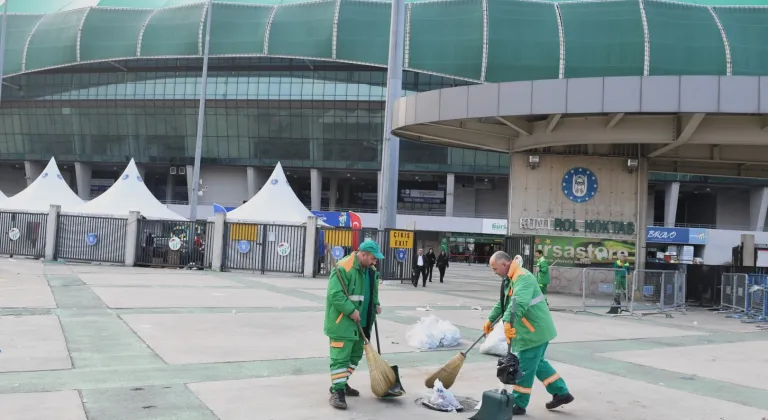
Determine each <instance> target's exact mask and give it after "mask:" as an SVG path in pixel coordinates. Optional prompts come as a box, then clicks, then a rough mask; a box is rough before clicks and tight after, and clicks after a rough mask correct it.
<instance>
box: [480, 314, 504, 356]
mask: <svg viewBox="0 0 768 420" xmlns="http://www.w3.org/2000/svg"><path fill="white" fill-rule="evenodd" d="M508 346H509V345H508V344H507V336H506V335H504V324H503V323H502V322H498V323H497V324H496V325H495V326H494V327H493V331H491V333H490V334H488V337H485V341H483V344H481V345H480V353H482V354H492V355H494V356H499V357H501V356H504V355H505V354H507V349H508V348H509V347H508Z"/></svg>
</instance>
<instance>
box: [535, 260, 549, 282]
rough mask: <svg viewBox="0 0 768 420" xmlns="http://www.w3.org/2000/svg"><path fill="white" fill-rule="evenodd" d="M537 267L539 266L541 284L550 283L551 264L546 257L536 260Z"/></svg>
mask: <svg viewBox="0 0 768 420" xmlns="http://www.w3.org/2000/svg"><path fill="white" fill-rule="evenodd" d="M536 267H539V272H538V273H537V275H538V277H539V284H549V264H548V263H547V260H545V259H544V257H541V258H539V260H538V261H536Z"/></svg>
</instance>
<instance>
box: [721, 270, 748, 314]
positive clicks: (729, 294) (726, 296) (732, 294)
mask: <svg viewBox="0 0 768 420" xmlns="http://www.w3.org/2000/svg"><path fill="white" fill-rule="evenodd" d="M722 279H723V281H722V286H721V289H720V309H721V310H723V311H732V312H744V311H746V310H747V282H748V280H749V278H748V276H747V275H746V274H742V273H723V276H722Z"/></svg>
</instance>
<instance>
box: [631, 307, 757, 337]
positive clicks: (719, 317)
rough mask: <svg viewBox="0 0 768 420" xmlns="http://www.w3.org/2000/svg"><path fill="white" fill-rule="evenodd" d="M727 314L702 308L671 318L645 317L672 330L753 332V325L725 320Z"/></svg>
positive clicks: (674, 314)
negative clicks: (672, 328)
mask: <svg viewBox="0 0 768 420" xmlns="http://www.w3.org/2000/svg"><path fill="white" fill-rule="evenodd" d="M726 315H728V314H727V313H717V312H714V311H708V310H706V309H703V308H691V309H688V311H687V312H686V313H679V312H675V313H672V318H666V317H664V316H650V317H646V318H645V321H646V322H652V323H655V324H658V325H663V326H669V327H674V328H685V329H689V328H693V329H696V330H700V329H707V330H712V331H723V332H753V331H755V324H746V323H743V322H741V321H740V320H738V319H733V318H726V317H725V316H726Z"/></svg>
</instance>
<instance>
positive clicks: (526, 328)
mask: <svg viewBox="0 0 768 420" xmlns="http://www.w3.org/2000/svg"><path fill="white" fill-rule="evenodd" d="M503 281H504V295H505V299H504V307H502V303H501V299H499V301H498V302H496V306H494V307H493V309H492V310H491V313H490V315H489V316H488V320H489V321H491V322H493V321H495V320H496V318H497V317H498V316H499V315H501V319H502V320H503V321H504V322H510V320H511V319H512V315H513V314H512V296H515V297H516V301H517V309H516V310H515V313H514V316H515V323H514V325H513V327H514V328H515V329H516V330H517V337H516V338H515V340H514V345H513V349H512V350H513V351H517V352H519V351H523V350H527V349H530V348H533V347H537V346H540V345H542V344H544V343H548V342H550V341H552V340H554V339H555V337H557V331H556V330H555V323H554V321H552V314H550V312H549V308H548V307H547V303H546V301H545V300H544V295H543V294H542V293H541V289H540V288H539V285H538V283H537V281H536V277H534V275H533V274H531V272H530V271H528V270H526V269H524V268H522V267H517V264H514V263H513V265H512V268H510V270H509V274H508V275H507V277H505V278H504V280H503ZM496 328H503V326H501V325H499V326H496Z"/></svg>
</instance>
